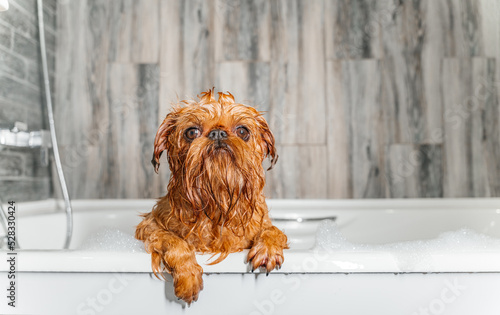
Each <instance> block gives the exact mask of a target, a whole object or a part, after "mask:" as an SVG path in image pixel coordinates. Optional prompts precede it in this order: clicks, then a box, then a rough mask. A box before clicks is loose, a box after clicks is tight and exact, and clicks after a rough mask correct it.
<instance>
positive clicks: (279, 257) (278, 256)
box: [247, 242, 284, 274]
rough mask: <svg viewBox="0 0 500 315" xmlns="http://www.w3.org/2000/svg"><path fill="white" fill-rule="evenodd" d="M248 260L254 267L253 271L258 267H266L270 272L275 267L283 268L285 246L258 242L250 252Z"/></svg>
mask: <svg viewBox="0 0 500 315" xmlns="http://www.w3.org/2000/svg"><path fill="white" fill-rule="evenodd" d="M247 261H248V262H249V264H250V266H251V267H252V271H254V270H255V269H257V268H260V267H262V268H264V269H265V270H266V272H267V274H269V272H271V270H273V269H275V268H278V269H279V268H281V265H282V264H283V261H284V258H283V247H281V246H277V245H275V244H266V243H265V242H258V243H256V244H254V245H253V247H252V248H251V249H250V251H249V252H248V256H247Z"/></svg>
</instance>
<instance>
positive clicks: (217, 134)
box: [208, 129, 227, 140]
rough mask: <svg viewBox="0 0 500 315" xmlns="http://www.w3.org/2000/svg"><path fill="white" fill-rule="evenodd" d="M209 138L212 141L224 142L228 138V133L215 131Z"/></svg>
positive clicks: (211, 132)
mask: <svg viewBox="0 0 500 315" xmlns="http://www.w3.org/2000/svg"><path fill="white" fill-rule="evenodd" d="M208 138H209V139H210V140H222V139H226V138H227V132H225V131H224V130H220V129H214V130H212V131H210V132H209V133H208Z"/></svg>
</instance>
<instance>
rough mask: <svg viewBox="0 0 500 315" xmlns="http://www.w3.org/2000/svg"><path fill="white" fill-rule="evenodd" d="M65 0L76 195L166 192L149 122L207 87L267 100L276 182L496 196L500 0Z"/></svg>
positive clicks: (324, 192) (61, 84) (288, 190)
mask: <svg viewBox="0 0 500 315" xmlns="http://www.w3.org/2000/svg"><path fill="white" fill-rule="evenodd" d="M57 11H58V12H57V17H58V19H57V21H58V25H57V29H58V46H57V58H56V61H57V76H56V79H57V99H56V106H57V112H56V114H57V118H56V122H57V123H58V125H59V133H60V139H61V144H62V151H63V153H62V154H63V164H64V165H65V170H66V171H67V173H68V179H69V185H70V189H71V193H72V195H73V196H74V197H77V198H96V197H107V198H135V197H141V198H142V197H158V196H160V195H161V194H163V193H164V192H165V189H166V184H167V180H168V177H169V174H168V169H167V167H166V165H165V166H164V167H162V168H161V169H160V175H155V174H154V172H153V169H152V167H151V165H150V162H149V161H150V156H151V152H152V142H153V138H154V134H155V132H156V129H157V127H158V125H159V123H160V122H161V120H162V119H163V117H164V116H165V115H166V114H167V113H168V111H169V108H170V103H171V102H175V101H176V100H177V99H178V98H181V99H183V98H186V97H193V96H195V95H197V94H198V93H200V92H201V91H204V90H207V89H209V88H211V87H212V86H215V87H216V90H223V91H225V90H229V91H231V92H232V93H233V94H234V95H235V96H236V98H237V100H238V101H241V102H245V103H248V104H251V105H256V106H257V107H258V108H259V109H260V110H265V111H267V113H266V116H267V119H268V120H269V122H270V123H271V127H272V130H273V131H274V133H275V136H276V140H277V145H278V151H279V154H280V160H279V162H278V164H277V166H276V168H275V169H273V170H272V171H271V172H269V173H268V184H267V188H266V189H267V194H268V195H269V196H271V197H275V198H400V197H468V196H474V197H488V196H500V140H499V139H500V134H499V132H500V130H499V120H500V109H499V101H498V100H499V95H498V93H499V85H500V84H499V82H500V81H499V75H500V61H499V60H498V58H499V56H500V2H499V1H497V0H451V1H435V0H411V1H396V0H338V1H334V0H307V1H306V0H271V1H265V0H253V1H243V0H241V1H240V0H208V1H204V0H186V1H184V0H148V1H132V0H115V1H90V0H81V1H63V2H60V3H59V5H58V9H57ZM1 36H3V37H8V36H9V34H8V33H6V34H5V32H4V33H2V35H1ZM14 66H15V63H13V67H14ZM10 71H14V70H12V69H11V70H10ZM165 162H166V161H164V163H165Z"/></svg>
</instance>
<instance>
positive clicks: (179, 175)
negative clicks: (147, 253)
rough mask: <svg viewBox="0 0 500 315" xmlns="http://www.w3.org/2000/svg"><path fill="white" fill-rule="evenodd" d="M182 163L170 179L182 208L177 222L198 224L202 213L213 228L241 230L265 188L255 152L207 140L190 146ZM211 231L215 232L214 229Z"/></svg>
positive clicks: (236, 231)
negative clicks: (202, 143)
mask: <svg viewBox="0 0 500 315" xmlns="http://www.w3.org/2000/svg"><path fill="white" fill-rule="evenodd" d="M183 164H184V165H183V167H181V169H179V170H178V171H177V172H176V173H175V174H173V177H172V180H171V184H174V185H175V186H177V187H176V188H175V191H176V192H177V194H178V195H177V196H178V197H180V198H181V200H177V201H178V202H181V204H182V205H183V206H182V207H183V208H184V209H179V212H178V214H179V219H180V221H181V222H184V223H185V224H186V225H192V224H195V225H196V224H201V223H202V222H203V221H204V220H200V216H204V217H206V218H208V219H209V220H210V221H211V222H212V226H213V227H215V226H217V227H220V228H221V229H222V228H223V227H227V228H229V229H231V230H232V231H233V232H234V233H243V230H242V229H241V228H243V229H244V228H245V226H246V224H247V223H248V222H249V221H250V219H251V217H252V215H253V209H255V202H256V201H257V198H258V197H259V196H260V195H261V193H262V189H263V188H264V173H263V169H262V166H261V161H260V159H259V157H258V156H257V155H256V153H254V152H248V151H245V149H243V148H242V147H241V146H235V145H230V144H228V143H226V142H222V143H219V144H217V143H215V142H214V143H207V144H205V145H200V146H193V147H191V148H190V149H189V151H188V152H187V154H186V158H185V160H184V163H183ZM172 188H174V187H170V189H169V193H170V192H171V191H172V190H171V189H172ZM177 204H178V203H177ZM212 233H217V234H218V232H217V231H216V230H214V231H213V232H212Z"/></svg>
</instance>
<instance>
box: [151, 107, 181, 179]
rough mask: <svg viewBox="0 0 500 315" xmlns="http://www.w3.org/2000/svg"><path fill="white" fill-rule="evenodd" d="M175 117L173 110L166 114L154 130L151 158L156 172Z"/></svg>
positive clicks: (172, 128) (173, 127) (166, 145)
mask: <svg viewBox="0 0 500 315" xmlns="http://www.w3.org/2000/svg"><path fill="white" fill-rule="evenodd" d="M176 118H177V115H176V114H175V112H172V113H170V114H168V115H167V117H165V119H164V120H163V122H162V123H161V125H160V127H158V131H157V132H156V137H155V143H154V152H153V159H152V160H151V164H153V167H154V168H155V172H156V173H158V168H159V167H160V156H161V154H162V153H163V151H165V150H166V149H167V148H168V138H169V136H170V135H171V134H172V132H173V131H174V130H175V122H176Z"/></svg>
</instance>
